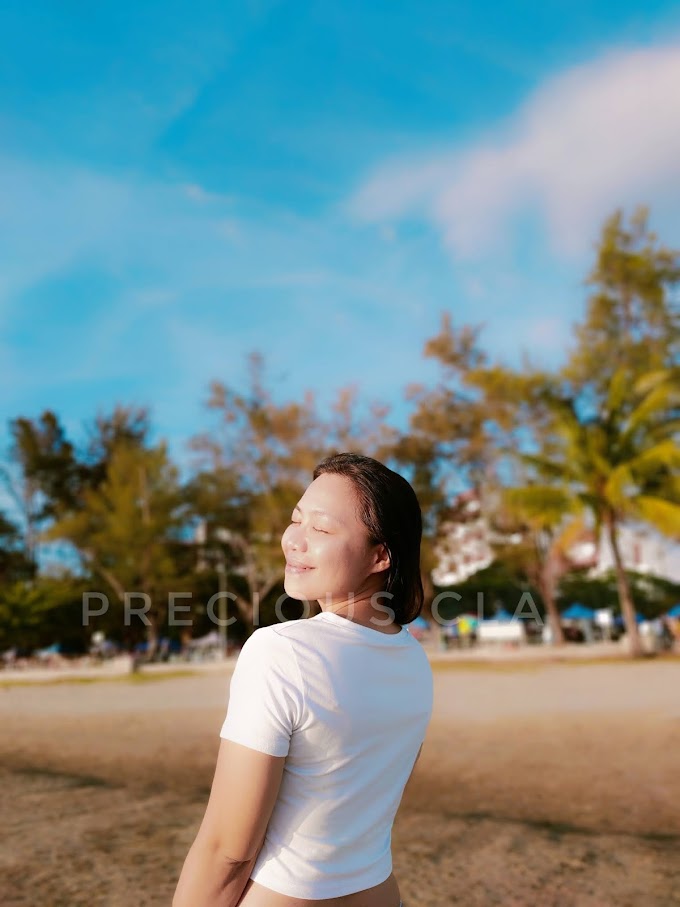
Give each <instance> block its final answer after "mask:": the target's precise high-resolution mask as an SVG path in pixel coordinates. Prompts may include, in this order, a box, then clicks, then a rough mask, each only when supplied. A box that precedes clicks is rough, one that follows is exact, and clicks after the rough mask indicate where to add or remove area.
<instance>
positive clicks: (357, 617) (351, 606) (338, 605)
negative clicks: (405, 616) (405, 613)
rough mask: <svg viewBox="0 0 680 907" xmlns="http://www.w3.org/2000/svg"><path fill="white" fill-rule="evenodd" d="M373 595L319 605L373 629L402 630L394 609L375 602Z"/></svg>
mask: <svg viewBox="0 0 680 907" xmlns="http://www.w3.org/2000/svg"><path fill="white" fill-rule="evenodd" d="M375 594H376V593H373V594H372V595H366V596H360V597H352V596H350V598H348V599H346V600H344V601H334V602H328V601H325V602H324V601H321V600H319V605H320V606H321V610H322V611H325V612H330V613H333V614H337V615H339V616H340V617H344V618H346V619H347V620H351V621H352V622H353V623H355V624H361V625H362V626H364V627H370V628H371V629H372V630H381V631H382V632H383V633H398V632H399V631H400V630H401V624H398V623H397V622H396V620H395V619H394V611H393V610H392V609H391V608H390V607H389V606H388V605H383V604H378V605H376V604H374V603H373V598H374V596H375Z"/></svg>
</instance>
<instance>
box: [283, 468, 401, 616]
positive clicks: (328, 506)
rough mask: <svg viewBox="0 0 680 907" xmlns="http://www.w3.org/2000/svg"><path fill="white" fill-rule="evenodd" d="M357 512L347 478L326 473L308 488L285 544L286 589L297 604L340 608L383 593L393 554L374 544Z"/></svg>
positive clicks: (286, 533) (351, 487) (349, 481)
mask: <svg viewBox="0 0 680 907" xmlns="http://www.w3.org/2000/svg"><path fill="white" fill-rule="evenodd" d="M356 507H357V501H356V497H355V492H354V486H353V484H352V481H351V480H350V479H348V478H346V477H345V476H339V475H336V474H333V473H324V474H323V475H320V476H319V477H318V478H317V479H315V480H314V481H313V482H312V484H311V485H310V486H309V487H308V488H307V490H306V491H305V493H304V494H303V495H302V497H301V498H300V501H299V502H298V504H297V506H296V507H295V509H294V510H293V513H292V516H291V523H290V525H289V526H288V528H287V529H286V531H285V532H284V533H283V537H282V538H281V547H282V548H283V553H284V554H285V556H286V575H285V581H284V588H285V590H286V593H287V594H288V595H290V596H291V598H295V599H300V600H306V601H320V602H321V603H322V604H334V603H341V602H346V601H347V600H348V599H349V598H350V596H351V595H352V593H353V594H354V598H355V599H358V598H359V597H360V596H364V595H366V594H368V595H371V594H372V593H373V592H377V591H379V590H380V589H381V588H382V587H383V580H384V577H382V576H380V575H379V574H380V573H381V572H382V571H383V570H385V569H387V567H388V566H389V560H388V557H387V554H386V552H385V549H384V547H383V546H382V545H371V544H370V543H369V538H368V531H367V529H366V527H365V526H364V524H363V523H362V521H361V519H360V518H359V516H358V514H357V513H356Z"/></svg>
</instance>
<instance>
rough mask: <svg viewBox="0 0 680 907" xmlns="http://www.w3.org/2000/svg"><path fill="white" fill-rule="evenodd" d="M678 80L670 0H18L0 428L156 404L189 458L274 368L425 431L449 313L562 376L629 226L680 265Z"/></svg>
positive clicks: (2, 278) (4, 56) (5, 66)
mask: <svg viewBox="0 0 680 907" xmlns="http://www.w3.org/2000/svg"><path fill="white" fill-rule="evenodd" d="M490 10H492V11H490ZM679 84H680V12H679V11H678V7H677V4H673V3H670V2H654V0H649V2H646V3H644V4H643V3H642V2H635V3H634V2H626V0H622V2H618V3H616V4H614V3H599V4H594V3H592V2H589V3H586V2H580V0H571V2H569V3H566V2H554V3H550V4H536V3H529V2H524V3H520V2H497V3H495V4H493V7H488V6H485V5H484V4H480V5H473V4H468V5H467V6H463V5H458V6H456V5H454V4H452V3H450V2H446V3H445V2H419V3H417V4H416V3H412V2H405V3H400V4H395V3H383V2H373V3H370V4H367V3H365V2H354V0H344V2H333V0H328V2H318V3H308V2H304V0H298V2H296V3H286V2H280V3H276V2H266V0H261V2H258V0H251V2H247V0H246V2H241V3H230V2H225V0H222V2H219V3H211V2H202V0H198V2H194V3H192V4H184V3H183V4H179V3H172V2H168V0H165V2H163V3H160V2H153V3H151V2H145V0H138V2H136V3H134V4H130V3H126V2H121V0H118V2H116V3H107V2H100V3H97V4H87V5H86V4H84V3H73V2H63V3H59V4H55V3H44V4H43V3H39V2H35V3H32V4H30V5H27V4H23V3H21V4H20V3H18V2H10V3H5V4H3V5H2V7H1V8H0V136H1V138H2V141H1V144H0V257H1V259H2V261H1V262H0V377H1V380H2V389H3V393H2V395H1V397H0V426H1V429H0V430H2V431H3V432H5V427H6V425H7V421H8V420H9V419H10V418H12V417H15V416H17V415H26V416H33V417H35V416H38V415H39V413H40V412H41V411H42V410H43V409H45V408H48V407H49V408H52V409H55V410H56V411H57V412H58V413H59V414H60V416H61V417H62V418H63V420H64V422H65V424H66V425H67V427H68V428H69V430H70V431H72V432H73V433H74V435H76V436H77V435H78V434H79V432H80V426H81V424H82V422H83V420H85V419H89V418H91V417H92V416H93V415H94V414H95V412H96V411H97V409H98V408H104V409H109V408H110V407H112V406H113V404H114V403H115V402H124V403H147V404H149V405H150V406H151V407H152V410H153V414H154V420H155V424H156V428H157V431H158V434H159V435H161V436H164V437H166V438H168V439H169V440H170V442H171V445H172V449H173V451H174V452H175V454H176V455H177V456H178V457H180V458H183V457H184V456H185V454H184V446H183V445H184V442H185V440H186V439H188V438H189V437H190V435H191V434H193V433H195V432H197V431H199V430H201V429H202V428H204V427H205V426H206V425H207V424H208V419H207V416H206V414H205V412H204V410H203V408H202V401H203V400H204V399H205V396H206V391H207V385H208V382H209V381H210V380H211V379H215V378H217V379H221V380H223V381H225V382H227V383H229V384H232V385H234V386H236V387H240V386H243V380H244V375H245V369H244V364H245V357H246V355H247V353H248V352H250V351H251V350H255V349H257V350H259V351H261V352H262V353H263V354H264V356H265V358H266V360H267V363H268V372H269V375H270V377H271V379H272V383H273V384H274V386H275V388H276V393H277V395H278V397H279V398H280V399H286V398H288V399H290V398H299V397H300V396H301V394H302V392H303V391H304V390H305V389H307V388H313V389H315V390H316V391H317V395H318V398H319V400H320V402H321V403H322V404H323V403H327V402H328V401H329V400H330V399H331V398H332V397H333V395H334V393H335V391H336V390H337V389H338V388H340V387H341V386H344V385H347V384H350V383H355V384H357V385H358V386H359V388H360V391H361V393H362V395H363V396H364V397H366V398H378V399H382V400H386V401H387V402H390V403H392V404H393V406H394V420H395V421H396V422H403V420H404V419H405V417H406V413H407V410H406V405H405V404H404V402H403V400H402V390H403V388H404V386H405V385H406V384H407V383H408V382H411V381H425V382H428V381H433V380H434V379H435V378H436V371H435V370H434V368H433V366H432V364H431V363H427V362H425V361H424V360H423V358H422V348H423V344H424V342H425V340H426V339H427V338H428V337H430V336H432V335H433V334H434V333H435V332H436V330H437V326H438V323H439V319H440V315H441V313H442V312H443V311H449V312H451V314H452V316H453V319H454V322H457V323H462V322H473V323H483V324H485V326H486V327H485V332H484V334H483V337H484V340H485V343H486V345H487V347H488V348H489V350H490V351H491V352H492V353H493V354H494V355H497V356H500V357H503V358H505V359H506V360H509V361H518V359H519V356H520V355H521V354H522V353H523V352H526V353H529V354H530V355H532V356H533V357H534V358H535V359H536V360H538V361H542V362H558V361H560V359H561V358H562V357H563V356H564V353H565V349H566V343H567V337H568V331H569V325H570V324H571V322H572V321H573V320H574V319H575V318H577V317H579V315H580V313H581V311H582V306H583V301H584V298H585V293H584V288H583V286H582V281H583V278H584V276H585V274H586V272H587V269H588V266H589V263H590V260H591V254H592V245H593V242H594V241H595V239H596V236H597V232H598V228H599V225H600V223H601V221H602V219H603V218H604V217H605V216H606V215H607V214H609V213H610V212H611V211H612V210H613V209H614V208H616V207H617V206H620V205H622V206H628V207H629V208H630V207H632V206H633V205H634V204H636V203H638V202H646V203H649V204H650V205H651V207H652V214H653V224H654V226H655V227H656V228H657V229H658V230H659V232H660V234H661V235H662V237H663V238H664V239H665V240H666V241H667V242H669V243H674V244H677V245H680V218H679V217H678V215H679V214H680V92H678V88H677V86H678V85H679ZM2 438H5V444H6V432H5V433H4V434H0V440H2ZM3 446H4V445H3Z"/></svg>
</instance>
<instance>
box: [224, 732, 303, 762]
mask: <svg viewBox="0 0 680 907" xmlns="http://www.w3.org/2000/svg"><path fill="white" fill-rule="evenodd" d="M220 737H221V738H222V740H231V741H232V743H240V744H241V746H247V747H248V748H249V749H251V750H257V751H258V752H259V753H266V754H267V755H268V756H287V755H288V746H286V747H282V746H281V744H276V743H271V742H268V741H266V740H258V739H253V738H250V737H246V736H242V735H240V734H234V733H232V731H225V730H222V731H220Z"/></svg>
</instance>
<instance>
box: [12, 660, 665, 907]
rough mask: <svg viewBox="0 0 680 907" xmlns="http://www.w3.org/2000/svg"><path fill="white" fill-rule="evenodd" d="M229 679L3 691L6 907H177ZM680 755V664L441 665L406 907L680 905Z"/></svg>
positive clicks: (406, 804) (397, 851) (400, 860)
mask: <svg viewBox="0 0 680 907" xmlns="http://www.w3.org/2000/svg"><path fill="white" fill-rule="evenodd" d="M228 686H229V671H228V670H225V669H222V670H214V671H210V672H205V673H204V674H202V675H198V676H177V677H172V678H162V679H161V678H160V677H158V678H156V679H148V678H143V679H141V680H128V679H120V680H114V681H110V682H98V683H75V682H73V683H67V682H64V683H58V684H51V685H45V684H40V685H18V686H15V687H10V686H4V687H2V688H0V720H1V721H2V734H1V735H0V778H1V781H2V791H3V796H2V798H1V799H0V823H1V827H2V829H3V835H2V838H3V845H2V849H1V852H0V903H2V904H3V905H4V907H19V905H22V907H24V905H25V907H28V905H31V907H34V905H37V904H40V905H43V907H80V905H82V907H85V905H88V907H156V905H158V907H160V905H168V904H169V903H170V900H171V896H172V892H173V890H174V886H175V883H176V879H177V876H178V873H179V870H180V868H181V863H182V861H183V859H184V856H185V854H186V851H187V849H188V847H189V845H190V843H191V841H192V840H193V836H194V834H195V832H196V829H197V827H198V823H199V821H200V819H201V816H202V813H203V809H204V806H205V802H206V797H207V793H208V790H209V786H210V782H211V778H212V770H213V767H214V760H215V755H216V751H217V746H218V730H219V726H220V724H221V721H222V718H223V715H224V710H225V708H226V703H227V698H228ZM679 754H680V661H678V660H677V659H676V660H674V661H673V660H660V659H656V660H648V661H643V662H639V663H628V662H612V663H611V664H592V663H583V664H579V663H574V664H545V663H536V664H528V663H524V664H513V663H498V664H495V663H489V664H487V665H483V664H482V665H480V664H465V663H462V662H455V661H450V662H442V663H440V664H437V665H435V712H434V717H433V721H432V724H431V727H430V732H429V734H428V738H427V740H426V744H425V747H424V749H423V755H422V757H421V760H420V762H419V764H418V767H417V769H416V772H415V774H414V776H413V778H412V780H411V783H410V784H409V787H408V788H407V790H406V793H405V795H404V799H403V802H402V806H401V809H400V812H399V814H398V817H397V821H396V823H395V828H394V835H393V855H394V867H395V872H396V874H397V877H398V879H399V882H400V886H401V890H402V896H403V898H404V901H405V904H406V905H407V907H435V905H436V907H440V905H450V904H461V905H480V907H481V905H485V907H486V905H494V904H502V905H504V907H512V905H518V907H519V905H522V907H524V905H542V907H570V905H578V907H603V905H609V904H611V905H614V904H615V905H617V907H622V905H631V907H633V905H635V907H637V905H640V907H656V905H658V907H669V905H672V904H675V903H677V904H680V857H678V854H679V853H680V771H679V768H680V755H679ZM227 808H228V807H227Z"/></svg>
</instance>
